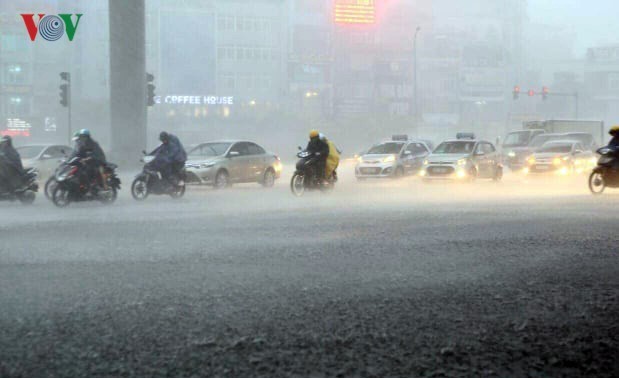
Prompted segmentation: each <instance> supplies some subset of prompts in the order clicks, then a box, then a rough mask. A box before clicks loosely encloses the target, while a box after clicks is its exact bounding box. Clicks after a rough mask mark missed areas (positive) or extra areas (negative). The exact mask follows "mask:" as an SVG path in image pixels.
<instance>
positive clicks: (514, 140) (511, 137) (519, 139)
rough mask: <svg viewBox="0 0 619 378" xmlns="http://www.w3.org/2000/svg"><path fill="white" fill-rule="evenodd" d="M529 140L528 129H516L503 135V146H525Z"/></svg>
mask: <svg viewBox="0 0 619 378" xmlns="http://www.w3.org/2000/svg"><path fill="white" fill-rule="evenodd" d="M528 142H529V132H528V131H517V132H513V133H509V134H507V136H506V137H505V142H503V145H504V146H526V145H527V143H528Z"/></svg>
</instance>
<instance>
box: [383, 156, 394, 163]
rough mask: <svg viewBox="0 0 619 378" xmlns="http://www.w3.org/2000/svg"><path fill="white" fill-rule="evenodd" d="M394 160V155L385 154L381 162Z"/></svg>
mask: <svg viewBox="0 0 619 378" xmlns="http://www.w3.org/2000/svg"><path fill="white" fill-rule="evenodd" d="M394 161H395V156H394V155H390V156H387V157H386V158H384V159H383V163H392V162H394Z"/></svg>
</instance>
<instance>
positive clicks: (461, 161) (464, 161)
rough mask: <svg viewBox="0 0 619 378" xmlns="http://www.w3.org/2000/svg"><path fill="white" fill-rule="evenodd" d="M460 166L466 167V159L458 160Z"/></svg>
mask: <svg viewBox="0 0 619 378" xmlns="http://www.w3.org/2000/svg"><path fill="white" fill-rule="evenodd" d="M458 165H466V159H460V160H458Z"/></svg>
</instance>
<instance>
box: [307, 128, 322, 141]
mask: <svg viewBox="0 0 619 378" xmlns="http://www.w3.org/2000/svg"><path fill="white" fill-rule="evenodd" d="M319 135H320V133H319V132H318V130H312V131H310V133H309V137H310V139H313V138H316V137H318V136H319Z"/></svg>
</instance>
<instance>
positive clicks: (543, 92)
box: [542, 87, 550, 101]
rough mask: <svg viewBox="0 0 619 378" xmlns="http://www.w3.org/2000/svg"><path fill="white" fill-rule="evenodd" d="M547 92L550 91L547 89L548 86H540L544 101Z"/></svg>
mask: <svg viewBox="0 0 619 378" xmlns="http://www.w3.org/2000/svg"><path fill="white" fill-rule="evenodd" d="M548 93H550V91H549V90H548V87H543V88H542V99H543V100H544V101H545V100H546V99H547V98H548Z"/></svg>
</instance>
